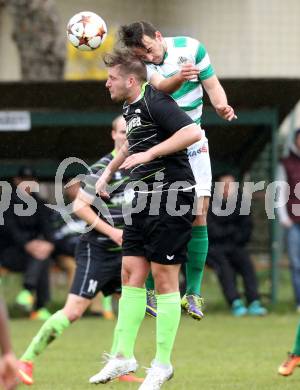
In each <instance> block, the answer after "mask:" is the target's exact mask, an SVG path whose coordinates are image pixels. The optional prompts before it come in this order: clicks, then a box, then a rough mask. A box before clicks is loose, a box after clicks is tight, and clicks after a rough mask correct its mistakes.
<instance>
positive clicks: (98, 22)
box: [67, 11, 107, 51]
mask: <svg viewBox="0 0 300 390" xmlns="http://www.w3.org/2000/svg"><path fill="white" fill-rule="evenodd" d="M106 33H107V27H106V24H105V22H104V20H103V19H102V18H100V16H98V15H97V14H95V13H94V12H89V11H84V12H79V13H78V14H76V15H74V16H72V18H71V19H70V20H69V23H68V26H67V37H68V39H69V41H70V42H71V44H72V45H73V46H74V47H76V48H77V49H79V50H83V51H89V50H95V49H97V48H98V47H100V46H101V44H102V43H103V41H104V39H105V37H106Z"/></svg>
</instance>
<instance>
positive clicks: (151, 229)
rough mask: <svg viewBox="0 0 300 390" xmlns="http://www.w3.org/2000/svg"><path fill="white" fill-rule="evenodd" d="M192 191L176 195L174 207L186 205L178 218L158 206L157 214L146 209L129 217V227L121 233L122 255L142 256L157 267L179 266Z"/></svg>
mask: <svg viewBox="0 0 300 390" xmlns="http://www.w3.org/2000/svg"><path fill="white" fill-rule="evenodd" d="M194 197H195V192H194V191H191V192H182V191H180V192H178V194H177V203H176V205H177V208H179V206H183V205H186V206H189V211H188V212H187V213H185V214H184V215H182V216H174V215H169V213H168V212H167V208H166V206H165V205H164V206H161V207H160V210H159V215H149V207H146V208H145V209H144V210H143V211H140V212H139V213H137V214H132V225H126V226H125V229H124V234H123V256H144V257H146V259H147V260H148V261H152V262H155V263H159V264H164V265H171V264H182V263H184V262H186V260H187V244H188V242H189V241H190V239H191V236H192V235H191V233H192V223H193V221H194V219H195V215H194V213H193V206H194V199H195V198H194Z"/></svg>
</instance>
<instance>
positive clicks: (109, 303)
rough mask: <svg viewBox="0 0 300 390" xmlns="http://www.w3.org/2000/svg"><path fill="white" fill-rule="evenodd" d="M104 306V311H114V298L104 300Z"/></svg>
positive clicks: (109, 297) (104, 298)
mask: <svg viewBox="0 0 300 390" xmlns="http://www.w3.org/2000/svg"><path fill="white" fill-rule="evenodd" d="M102 306H103V310H104V311H112V296H111V295H109V296H108V297H104V296H103V298H102Z"/></svg>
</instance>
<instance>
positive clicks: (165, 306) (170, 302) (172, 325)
mask: <svg viewBox="0 0 300 390" xmlns="http://www.w3.org/2000/svg"><path fill="white" fill-rule="evenodd" d="M180 316H181V307H180V293H179V292H175V293H170V294H160V295H157V318H156V356H155V360H156V361H157V362H158V363H161V364H171V362H170V359H171V353H172V349H173V345H174V341H175V337H176V333H177V329H178V326H179V321H180Z"/></svg>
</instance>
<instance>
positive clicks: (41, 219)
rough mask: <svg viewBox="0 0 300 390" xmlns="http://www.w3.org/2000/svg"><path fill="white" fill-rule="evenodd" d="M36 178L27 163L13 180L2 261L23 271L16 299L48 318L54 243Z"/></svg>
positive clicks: (34, 313)
mask: <svg viewBox="0 0 300 390" xmlns="http://www.w3.org/2000/svg"><path fill="white" fill-rule="evenodd" d="M34 177H35V173H34V171H33V170H32V169H31V168H30V167H26V166H24V167H22V168H21V169H20V171H19V174H18V176H17V177H15V178H13V180H12V186H13V192H12V197H11V202H10V206H9V208H8V210H7V211H6V212H5V214H4V226H2V228H1V231H0V235H1V236H2V237H1V239H0V241H1V248H0V263H1V265H2V266H4V267H5V268H7V269H9V270H11V271H14V272H23V273H24V280H23V290H22V291H21V292H20V293H19V294H18V296H17V298H16V302H17V304H18V305H20V306H21V307H22V308H24V309H26V311H29V312H31V315H30V318H32V319H41V320H45V319H47V318H48V317H49V316H50V313H49V312H48V310H47V309H46V308H45V305H46V303H47V301H48V300H49V264H50V255H51V253H52V251H53V249H54V245H53V244H52V243H51V231H50V226H49V225H50V224H49V215H50V214H49V210H48V209H47V207H46V206H45V205H44V203H43V202H42V200H41V199H40V198H39V197H38V196H37V195H36V194H33V190H34V188H33V186H34V183H36V182H35V179H34ZM29 181H30V184H29ZM34 298H35V301H34Z"/></svg>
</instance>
